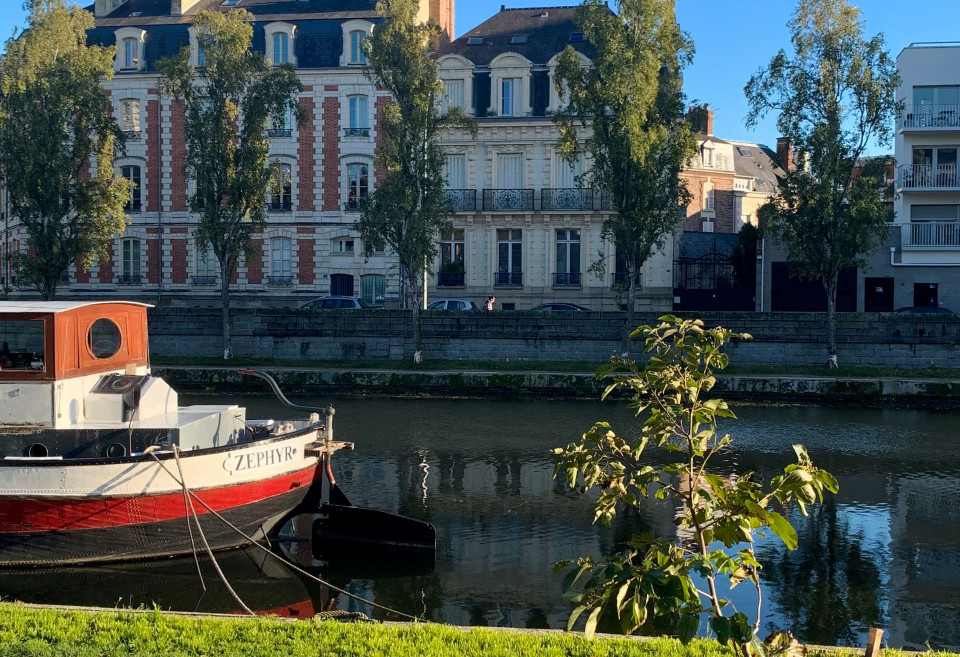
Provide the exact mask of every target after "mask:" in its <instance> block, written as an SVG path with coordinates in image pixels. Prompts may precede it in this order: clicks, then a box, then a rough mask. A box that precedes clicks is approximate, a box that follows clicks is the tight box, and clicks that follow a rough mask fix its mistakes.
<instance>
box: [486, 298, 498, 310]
mask: <svg viewBox="0 0 960 657" xmlns="http://www.w3.org/2000/svg"><path fill="white" fill-rule="evenodd" d="M496 302H497V297H495V296H493V295H492V294H491V295H490V296H489V297H487V305H486V309H487V310H493V304H495V303H496Z"/></svg>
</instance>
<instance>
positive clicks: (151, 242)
mask: <svg viewBox="0 0 960 657" xmlns="http://www.w3.org/2000/svg"><path fill="white" fill-rule="evenodd" d="M159 234H160V231H159V229H158V228H157V227H156V226H148V227H147V282H148V283H157V282H158V281H159V280H160V244H159V239H158V236H159Z"/></svg>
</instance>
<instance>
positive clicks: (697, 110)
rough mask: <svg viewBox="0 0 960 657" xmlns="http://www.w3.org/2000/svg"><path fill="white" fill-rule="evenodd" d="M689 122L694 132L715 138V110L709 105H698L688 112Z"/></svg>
mask: <svg viewBox="0 0 960 657" xmlns="http://www.w3.org/2000/svg"><path fill="white" fill-rule="evenodd" d="M686 119H687V121H689V122H690V126H691V127H692V128H693V129H694V130H699V131H700V132H702V133H703V134H704V135H706V136H708V137H712V136H713V110H712V109H710V106H709V105H698V106H696V107H693V108H691V109H690V110H689V111H687V115H686Z"/></svg>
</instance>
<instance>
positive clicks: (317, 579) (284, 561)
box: [150, 452, 423, 621]
mask: <svg viewBox="0 0 960 657" xmlns="http://www.w3.org/2000/svg"><path fill="white" fill-rule="evenodd" d="M174 454H176V452H174ZM150 456H152V457H153V460H155V461H156V462H157V465H159V466H160V467H161V468H163V470H164V472H166V473H167V474H168V475H170V477H171V478H172V479H173V480H174V481H175V482H176V483H177V484H179V485H180V486H182V487H183V489H184V490H185V491H187V493H188V494H189V495H190V497H191V498H193V499H194V500H196V501H197V502H199V503H200V505H201V506H203V508H205V509H206V510H207V511H208V512H209V513H211V514H213V515H214V517H216V518H219V519H220V520H221V521H222V522H223V523H224V524H225V525H226V526H227V527H229V528H230V529H232V530H233V531H235V532H236V533H237V534H239V535H240V536H242V537H243V538H245V539H246V540H247V541H249V542H250V543H252V544H253V545H255V546H256V547H257V548H259V549H260V550H263V551H264V552H266V553H267V554H269V555H270V556H272V557H273V558H274V559H276V560H278V561H279V562H280V563H282V564H284V565H285V566H287V567H288V568H290V569H291V570H293V571H295V572H298V573H300V574H301V575H304V576H305V577H308V578H309V579H311V580H313V581H315V582H317V583H319V584H321V585H323V586H326V587H328V588H329V589H331V590H333V591H336V592H337V593H340V594H342V595H345V596H347V597H348V598H351V599H353V600H356V601H357V602H362V603H364V604H368V605H370V606H371V607H374V608H375V609H381V610H383V611H385V612H387V613H391V614H395V615H397V616H400V617H402V618H408V619H410V620H412V621H420V620H423V619H422V618H420V617H419V616H413V615H411V614H407V613H405V612H402V611H397V610H396V609H391V608H390V607H387V606H385V605H382V604H379V603H377V602H374V601H373V600H367V599H365V598H361V597H360V596H358V595H355V594H353V593H350V592H349V591H347V590H345V589H341V588H340V587H338V586H335V585H334V584H332V583H330V582H328V581H326V580H324V579H322V578H320V577H317V576H316V575H314V574H313V573H311V572H309V571H307V570H305V569H303V568H301V567H300V566H298V565H297V564H295V563H293V562H292V561H289V560H287V559H284V558H283V557H282V556H280V555H279V554H276V553H275V552H274V551H273V550H271V549H270V548H268V547H266V546H264V545H262V544H261V543H260V542H259V541H257V540H255V539H254V538H252V537H251V536H248V535H247V534H246V533H244V531H243V530H242V529H240V528H239V527H237V526H236V525H234V524H233V523H232V522H230V521H229V520H227V519H226V518H224V517H223V516H222V515H220V514H219V513H217V512H216V511H215V510H214V509H212V508H211V507H210V506H209V505H208V504H207V503H206V502H204V501H203V500H202V499H200V498H199V497H197V495H196V494H195V493H194V492H193V491H192V490H189V489H188V488H187V487H186V484H185V483H184V482H183V481H181V480H179V479H177V477H176V475H174V474H173V473H172V472H170V470H169V468H167V466H166V465H164V463H163V461H161V460H160V459H159V458H157V455H156V454H154V453H153V452H151V453H150ZM194 514H196V509H194ZM198 524H199V523H198ZM228 587H229V585H228ZM251 613H253V612H251Z"/></svg>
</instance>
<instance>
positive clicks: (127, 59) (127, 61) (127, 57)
mask: <svg viewBox="0 0 960 657" xmlns="http://www.w3.org/2000/svg"><path fill="white" fill-rule="evenodd" d="M138 46H139V41H138V40H137V39H132V38H128V39H124V40H123V48H122V51H121V54H122V57H123V63H122V64H121V65H120V68H122V69H124V70H132V69H135V68H138V64H139V60H140V58H139V57H138V56H137V53H138V52H139V47H138Z"/></svg>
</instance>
